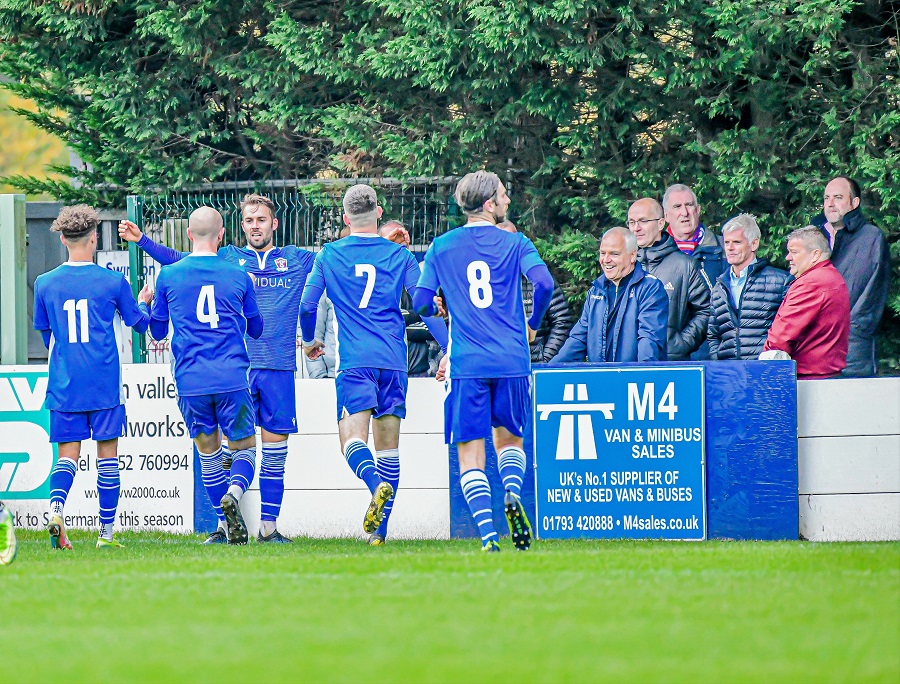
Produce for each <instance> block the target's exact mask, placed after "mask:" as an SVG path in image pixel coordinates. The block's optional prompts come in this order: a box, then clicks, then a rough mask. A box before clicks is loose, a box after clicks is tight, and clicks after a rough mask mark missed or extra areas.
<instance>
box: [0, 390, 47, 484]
mask: <svg viewBox="0 0 900 684" xmlns="http://www.w3.org/2000/svg"><path fill="white" fill-rule="evenodd" d="M46 394H47V374H46V372H43V373H15V372H11V373H3V374H0V499H4V498H5V499H38V498H46V497H47V496H48V495H49V490H47V483H48V480H49V478H50V471H51V470H52V469H53V462H54V458H55V457H54V453H53V445H52V444H51V443H50V435H49V427H50V415H49V413H48V412H47V411H46V410H45V409H44V408H43V406H44V397H45V396H46Z"/></svg>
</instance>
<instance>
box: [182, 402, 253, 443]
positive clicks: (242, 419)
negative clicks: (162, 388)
mask: <svg viewBox="0 0 900 684" xmlns="http://www.w3.org/2000/svg"><path fill="white" fill-rule="evenodd" d="M178 408H179V409H181V415H182V416H183V417H184V423H185V425H187V428H188V431H189V432H190V433H191V438H192V439H193V438H194V437H196V436H197V435H200V434H204V435H211V434H213V433H214V432H218V431H219V429H220V428H221V430H222V432H223V433H224V434H225V436H226V437H227V438H228V440H229V441H237V440H239V439H245V438H247V437H251V436H253V435H255V434H256V411H255V410H254V408H253V399H252V398H251V397H250V390H249V389H242V390H235V391H234V392H220V393H218V394H200V395H197V396H193V397H178Z"/></svg>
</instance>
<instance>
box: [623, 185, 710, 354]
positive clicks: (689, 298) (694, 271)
mask: <svg viewBox="0 0 900 684" xmlns="http://www.w3.org/2000/svg"><path fill="white" fill-rule="evenodd" d="M664 222H665V219H664V218H663V210H662V207H661V206H660V205H659V202H657V201H656V200H655V199H651V198H649V197H645V198H643V199H639V200H638V201H637V202H635V203H634V204H632V205H631V207H630V208H629V209H628V228H629V229H630V230H631V232H632V233H634V235H635V237H636V238H637V244H638V248H639V249H638V253H637V260H638V263H639V264H640V265H641V266H642V267H643V269H644V270H645V271H646V272H647V273H650V274H651V275H654V276H656V277H657V278H659V280H661V281H662V283H663V287H665V289H666V294H667V295H669V330H668V342H667V345H666V346H667V354H668V357H669V360H670V361H684V360H686V359H688V358H689V357H690V355H691V354H692V353H693V352H695V351H697V350H698V349H699V348H700V347H701V345H703V343H704V342H705V341H706V328H707V324H708V323H709V291H710V283H709V280H708V279H707V277H706V275H705V274H704V272H703V270H702V269H701V268H700V267H699V266H698V265H697V264H696V263H695V262H694V260H693V259H691V257H689V256H687V255H686V254H684V253H682V252H680V251H679V249H678V247H677V245H676V244H675V241H674V240H673V239H672V236H671V235H669V234H668V233H664V232H663V223H664Z"/></svg>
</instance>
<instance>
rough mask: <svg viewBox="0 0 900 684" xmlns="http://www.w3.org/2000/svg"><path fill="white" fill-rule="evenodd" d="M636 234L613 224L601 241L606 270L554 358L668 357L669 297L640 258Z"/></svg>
mask: <svg viewBox="0 0 900 684" xmlns="http://www.w3.org/2000/svg"><path fill="white" fill-rule="evenodd" d="M637 246H638V245H637V238H635V236H634V235H633V234H632V233H630V232H629V231H628V230H626V229H625V228H611V229H610V230H608V231H606V233H605V234H604V235H603V239H602V240H601V241H600V269H601V270H602V274H601V275H600V277H599V278H597V280H595V281H594V283H593V285H591V289H590V290H589V291H588V295H587V300H585V303H584V309H583V311H582V313H581V318H579V319H578V322H577V323H576V324H575V327H574V328H572V332H571V333H570V335H569V339H567V340H566V343H565V344H564V345H563V347H562V349H560V351H559V354H558V355H557V356H556V358H554V360H553V362H554V363H573V362H579V361H585V360H587V361H591V362H614V361H665V360H666V329H667V327H668V317H669V298H668V297H667V296H666V291H665V288H663V284H662V283H661V282H660V281H659V280H658V279H657V278H655V277H653V276H652V275H650V274H648V273H647V272H646V271H644V269H643V268H642V267H641V265H640V264H638V263H636V262H637Z"/></svg>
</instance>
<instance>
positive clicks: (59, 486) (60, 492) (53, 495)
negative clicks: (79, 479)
mask: <svg viewBox="0 0 900 684" xmlns="http://www.w3.org/2000/svg"><path fill="white" fill-rule="evenodd" d="M74 479H75V461H73V460H72V459H71V458H61V459H59V460H58V461H57V462H56V465H55V466H53V471H52V472H51V473H50V512H51V513H54V514H56V515H62V512H63V508H64V507H65V505H66V499H67V498H68V496H69V490H70V489H71V488H72V481H73V480H74Z"/></svg>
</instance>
